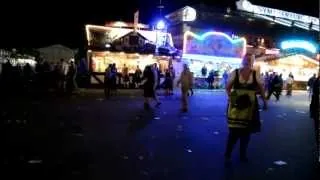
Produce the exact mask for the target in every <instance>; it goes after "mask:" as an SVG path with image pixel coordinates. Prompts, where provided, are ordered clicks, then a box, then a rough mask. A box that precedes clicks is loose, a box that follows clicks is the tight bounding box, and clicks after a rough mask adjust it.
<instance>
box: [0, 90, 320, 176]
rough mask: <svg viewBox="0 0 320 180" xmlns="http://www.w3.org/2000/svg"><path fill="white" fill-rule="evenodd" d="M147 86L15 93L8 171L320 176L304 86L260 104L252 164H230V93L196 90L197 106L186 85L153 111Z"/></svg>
mask: <svg viewBox="0 0 320 180" xmlns="http://www.w3.org/2000/svg"><path fill="white" fill-rule="evenodd" d="M141 93H142V92H139V91H135V92H134V93H124V94H122V95H120V96H119V97H114V98H111V99H109V100H105V99H103V96H102V91H95V92H94V93H86V92H82V93H81V94H79V95H78V96H76V97H71V98H58V97H51V98H47V99H45V100H32V101H26V100H17V99H12V100H10V101H9V102H8V103H6V104H5V105H4V103H2V106H1V117H2V119H3V122H4V123H3V124H4V129H5V144H4V146H3V147H5V148H4V149H5V152H4V157H5V158H4V165H5V169H4V172H5V173H4V176H6V175H9V177H11V178H13V179H15V178H18V177H20V176H23V177H24V178H29V177H30V178H33V179H35V178H39V179H48V178H50V179H99V180H100V179H104V180H105V179H127V180H131V179H139V180H140V179H141V180H143V179H152V180H158V179H159V180H160V179H161V180H164V179H170V180H171V179H172V180H173V179H174V180H177V179H181V180H189V179H190V180H207V179H208V180H209V179H215V180H216V179H217V180H225V179H230V180H238V179H239V180H240V179H253V180H255V179H259V180H263V179H268V180H269V179H273V180H277V179H291V180H298V179H299V180H300V179H308V180H312V179H320V176H319V174H317V173H319V170H317V169H316V167H315V158H314V151H315V148H316V147H315V135H314V129H313V128H314V127H313V121H312V120H311V119H310V118H309V114H308V108H309V103H308V100H307V95H306V93H304V92H296V93H295V94H294V96H293V97H292V98H287V97H283V98H282V99H281V100H280V102H275V101H274V100H271V101H270V103H269V110H268V111H266V112H261V120H262V132H261V133H258V134H254V135H253V136H252V138H251V142H250V145H249V150H248V152H249V158H250V162H249V163H248V164H243V163H240V162H239V160H238V147H237V149H236V150H235V151H234V156H233V163H232V166H230V167H227V168H226V167H225V166H224V163H223V162H224V159H223V153H224V148H225V141H226V136H227V132H228V130H227V128H226V127H227V124H226V119H225V111H226V98H225V96H224V93H223V92H219V91H215V92H213V91H196V93H195V95H194V96H192V97H190V107H191V108H190V109H191V110H190V112H188V113H184V114H183V113H180V112H179V108H180V100H179V97H178V96H177V95H175V96H171V97H163V96H161V97H160V99H161V101H162V105H161V106H160V107H159V108H154V109H153V110H151V111H148V112H146V111H144V110H143V106H142V97H141Z"/></svg>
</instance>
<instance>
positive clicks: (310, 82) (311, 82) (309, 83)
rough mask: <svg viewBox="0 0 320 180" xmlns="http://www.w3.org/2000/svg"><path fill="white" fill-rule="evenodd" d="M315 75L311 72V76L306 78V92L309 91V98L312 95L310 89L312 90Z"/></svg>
mask: <svg viewBox="0 0 320 180" xmlns="http://www.w3.org/2000/svg"><path fill="white" fill-rule="evenodd" d="M316 79H317V77H316V74H313V76H312V77H311V78H310V79H309V80H308V84H307V86H308V92H309V100H311V97H312V91H313V84H314V82H315V81H316Z"/></svg>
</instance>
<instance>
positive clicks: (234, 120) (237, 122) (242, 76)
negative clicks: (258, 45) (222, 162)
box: [225, 54, 267, 163]
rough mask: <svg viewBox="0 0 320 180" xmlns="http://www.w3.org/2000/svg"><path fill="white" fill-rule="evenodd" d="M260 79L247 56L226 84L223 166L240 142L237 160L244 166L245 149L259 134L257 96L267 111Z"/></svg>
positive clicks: (249, 57)
mask: <svg viewBox="0 0 320 180" xmlns="http://www.w3.org/2000/svg"><path fill="white" fill-rule="evenodd" d="M260 81H261V80H260V75H259V73H256V71H255V70H253V58H252V56H251V55H248V54H247V55H246V56H245V57H244V58H243V60H242V67H241V68H240V69H236V70H234V71H233V72H232V73H231V75H230V77H229V80H228V83H227V87H226V91H227V95H228V98H229V99H228V113H227V114H228V115H227V116H228V127H229V135H228V140H227V147H226V151H225V158H226V163H229V162H230V161H231V154H232V151H233V148H234V145H235V144H236V143H237V141H238V140H239V139H240V160H241V161H242V162H247V161H248V159H247V148H248V144H249V141H250V135H251V134H252V133H256V132H260V128H261V127H260V126H261V123H260V114H259V107H258V106H259V105H258V98H257V96H256V95H257V92H259V93H260V94H261V96H262V98H263V102H264V106H263V107H264V109H266V108H267V101H266V98H265V93H264V89H263V86H262V83H261V82H260Z"/></svg>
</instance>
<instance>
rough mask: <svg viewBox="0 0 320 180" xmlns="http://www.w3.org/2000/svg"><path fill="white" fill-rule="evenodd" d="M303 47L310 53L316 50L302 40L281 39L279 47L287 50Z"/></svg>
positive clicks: (313, 46) (312, 45)
mask: <svg viewBox="0 0 320 180" xmlns="http://www.w3.org/2000/svg"><path fill="white" fill-rule="evenodd" d="M294 48H295V49H305V50H307V51H309V52H311V53H316V52H317V47H316V46H315V45H314V44H312V43H310V42H308V41H304V40H289V41H283V42H281V49H283V50H287V49H294Z"/></svg>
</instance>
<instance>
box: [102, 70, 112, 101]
mask: <svg viewBox="0 0 320 180" xmlns="http://www.w3.org/2000/svg"><path fill="white" fill-rule="evenodd" d="M111 86H112V64H109V66H108V67H107V68H106V69H105V72H104V96H105V98H109V97H110V95H111V94H110V93H111Z"/></svg>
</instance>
